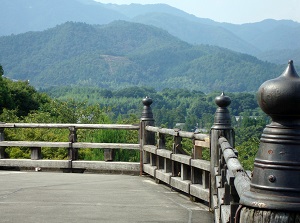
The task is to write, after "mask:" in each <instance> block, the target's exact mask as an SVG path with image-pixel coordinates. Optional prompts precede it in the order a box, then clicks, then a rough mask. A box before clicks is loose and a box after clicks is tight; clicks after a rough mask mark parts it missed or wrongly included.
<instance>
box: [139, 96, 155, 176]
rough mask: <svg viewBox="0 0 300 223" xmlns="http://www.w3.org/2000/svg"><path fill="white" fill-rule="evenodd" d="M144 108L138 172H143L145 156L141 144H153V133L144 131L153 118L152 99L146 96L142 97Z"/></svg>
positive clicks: (141, 122) (141, 121) (152, 123)
mask: <svg viewBox="0 0 300 223" xmlns="http://www.w3.org/2000/svg"><path fill="white" fill-rule="evenodd" d="M142 102H143V104H144V108H143V111H142V117H141V119H140V174H141V175H142V173H143V163H144V160H146V158H145V157H144V152H143V146H144V145H154V144H155V133H154V132H148V131H146V129H145V127H146V126H154V118H153V113H152V109H151V107H150V106H151V104H152V103H153V101H152V99H151V98H149V97H146V98H144V99H143V101H142Z"/></svg>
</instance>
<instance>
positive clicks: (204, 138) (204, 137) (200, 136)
mask: <svg viewBox="0 0 300 223" xmlns="http://www.w3.org/2000/svg"><path fill="white" fill-rule="evenodd" d="M194 138H195V139H199V140H201V141H205V142H208V143H209V141H210V137H209V135H207V134H202V133H195V135H194Z"/></svg>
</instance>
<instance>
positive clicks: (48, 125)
mask: <svg viewBox="0 0 300 223" xmlns="http://www.w3.org/2000/svg"><path fill="white" fill-rule="evenodd" d="M70 127H75V128H76V129H124V130H139V129H140V126H139V125H130V124H72V123H65V124H61V123H0V128H70Z"/></svg>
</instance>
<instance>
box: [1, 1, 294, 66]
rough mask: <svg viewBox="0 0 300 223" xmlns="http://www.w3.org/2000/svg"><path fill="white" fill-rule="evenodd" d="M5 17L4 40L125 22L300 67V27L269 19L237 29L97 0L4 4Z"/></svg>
mask: <svg viewBox="0 0 300 223" xmlns="http://www.w3.org/2000/svg"><path fill="white" fill-rule="evenodd" d="M0 14H1V18H2V19H1V20H0V36H1V35H2V36H3V35H11V34H19V33H24V32H28V31H42V30H45V29H48V28H52V27H55V26H56V25H59V24H62V23H65V22H67V21H74V22H85V23H88V24H108V23H110V22H112V21H116V20H125V21H133V22H139V23H143V24H147V25H154V26H156V27H159V28H163V29H165V30H167V31H168V32H169V33H170V34H172V35H174V36H176V37H178V38H180V39H182V40H184V41H186V42H188V43H191V44H208V45H215V46H220V47H224V48H227V49H230V50H233V51H237V52H242V53H247V54H251V55H254V56H256V57H258V58H260V59H263V60H268V61H270V62H275V63H280V64H284V63H285V61H287V60H289V59H294V61H295V64H300V54H299V53H298V51H299V49H300V41H299V40H298V39H299V38H298V37H299V35H300V23H297V22H293V21H287V20H280V21H276V20H271V19H268V20H264V21H262V22H258V23H249V24H242V25H234V24H229V23H219V22H215V21H213V20H210V19H204V18H198V17H196V16H194V15H191V14H188V13H185V12H183V11H181V10H179V9H176V8H174V7H171V6H168V5H166V4H153V5H140V4H131V5H115V4H102V3H99V2H95V1H93V0H26V1H24V0H2V1H1V7H0ZM283 51H284V52H285V53H284V54H281V53H280V52H283ZM289 51H291V52H292V53H291V54H289V53H288V52H289ZM271 52H272V53H275V54H276V55H274V54H272V53H271ZM290 55H292V56H293V58H290Z"/></svg>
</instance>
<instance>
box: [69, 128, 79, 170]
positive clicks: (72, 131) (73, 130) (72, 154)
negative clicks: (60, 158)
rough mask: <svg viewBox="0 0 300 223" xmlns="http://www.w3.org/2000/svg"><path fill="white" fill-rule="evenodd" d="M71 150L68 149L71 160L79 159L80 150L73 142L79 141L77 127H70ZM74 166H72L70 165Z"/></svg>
mask: <svg viewBox="0 0 300 223" xmlns="http://www.w3.org/2000/svg"><path fill="white" fill-rule="evenodd" d="M69 131H70V133H69V142H70V146H69V151H68V157H69V160H70V161H71V162H72V160H77V159H78V150H77V149H75V148H73V146H72V144H73V143H74V142H77V129H76V128H75V127H69ZM70 168H72V167H70Z"/></svg>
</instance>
